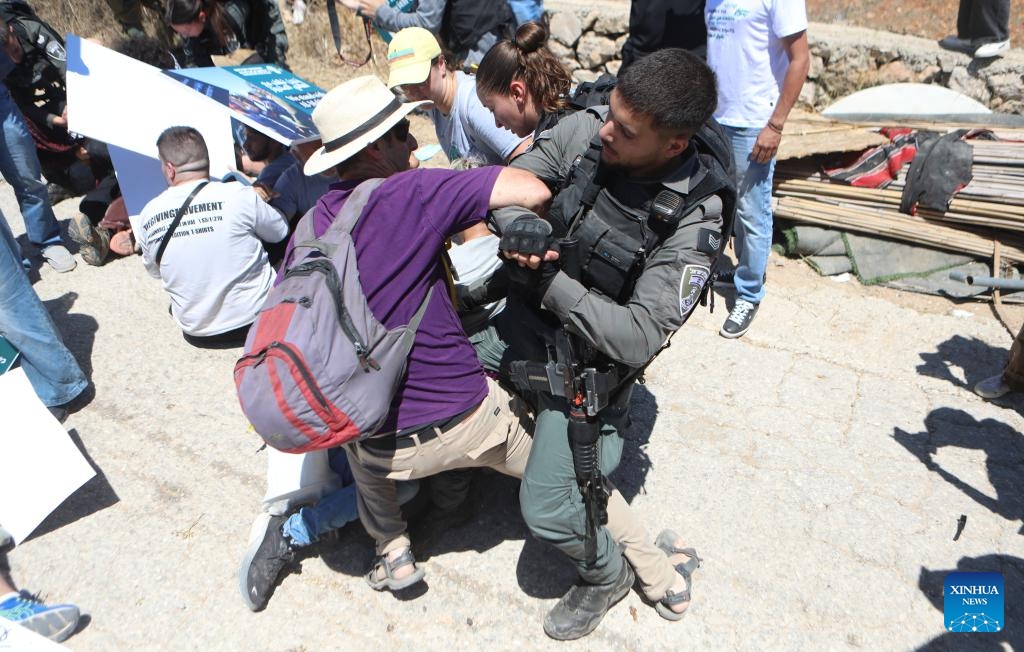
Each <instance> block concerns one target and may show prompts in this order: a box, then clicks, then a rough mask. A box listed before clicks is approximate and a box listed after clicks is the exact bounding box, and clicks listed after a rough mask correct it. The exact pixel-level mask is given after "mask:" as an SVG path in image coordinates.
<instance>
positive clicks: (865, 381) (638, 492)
mask: <svg viewBox="0 0 1024 652" xmlns="http://www.w3.org/2000/svg"><path fill="white" fill-rule="evenodd" d="M75 206H76V202H75V201H66V202H64V203H62V204H61V205H59V206H58V212H59V215H60V216H61V217H62V218H63V219H66V218H67V217H69V216H70V215H71V214H72V212H73V211H74V210H75ZM0 208H2V210H3V213H4V214H5V215H6V216H7V218H8V220H9V221H10V222H11V224H12V226H13V228H14V229H15V232H17V233H21V232H23V228H22V225H21V222H20V218H19V216H18V211H17V208H16V205H15V204H14V203H13V198H12V196H11V192H10V188H9V187H7V186H6V185H4V186H3V187H2V188H0ZM65 227H66V222H65ZM40 275H41V278H40V277H39V276H40ZM34 278H35V279H36V280H35V288H36V290H37V292H38V293H39V295H40V296H41V297H42V298H43V300H44V301H45V302H46V305H47V307H48V308H49V310H50V312H51V314H52V315H53V317H54V319H55V321H56V322H57V324H58V326H59V327H60V330H61V331H62V333H63V335H64V338H65V340H66V341H67V343H68V345H69V346H70V348H71V349H72V351H73V352H74V353H75V355H76V357H77V358H78V359H79V361H80V362H81V364H82V366H83V368H84V369H85V370H86V372H87V373H88V375H89V376H90V377H91V378H92V380H93V382H94V383H95V386H96V397H95V399H94V400H93V401H92V402H91V403H90V404H89V405H88V406H87V407H85V408H84V409H83V410H82V411H80V412H78V413H76V414H73V415H72V416H71V417H70V418H69V419H68V420H67V423H66V426H67V428H68V430H69V432H70V434H71V437H72V438H73V439H74V440H75V442H76V443H77V444H78V445H79V446H80V447H81V448H82V450H83V451H84V452H85V453H86V454H87V455H88V457H89V459H90V460H91V462H92V464H93V465H94V466H95V468H96V470H97V472H98V476H97V477H96V478H94V479H93V480H92V481H90V482H89V483H88V484H87V485H85V486H84V487H83V488H82V489H81V490H80V491H78V492H77V493H76V494H75V495H73V496H72V497H71V498H70V499H69V500H68V501H67V502H66V503H65V504H64V505H62V506H61V507H60V508H59V509H58V510H57V511H56V512H55V513H54V514H53V515H52V516H51V517H50V518H49V519H48V520H47V521H46V522H45V523H44V524H43V525H42V526H41V527H40V529H39V531H38V532H37V533H36V535H35V536H34V537H33V538H32V539H30V540H28V541H26V542H25V543H23V544H22V545H21V546H19V547H18V548H17V549H15V550H14V551H13V552H11V553H9V554H8V555H7V556H6V557H7V558H6V562H7V563H9V564H10V566H11V567H12V573H13V577H14V579H15V581H16V582H17V583H18V584H19V585H21V586H24V587H26V588H29V589H32V590H39V591H42V593H43V596H44V597H45V598H46V599H48V600H51V601H63V600H67V601H73V602H75V603H77V604H78V605H80V606H81V608H82V610H83V613H85V614H87V616H86V617H85V618H84V619H83V624H82V626H81V627H80V630H79V631H78V632H77V633H76V634H75V635H74V636H73V637H72V638H71V639H69V641H68V642H67V645H68V647H69V648H72V649H75V650H81V651H87V650H275V651H284V650H341V649H429V650H434V649H481V648H489V649H502V650H506V649H519V650H526V649H529V650H533V649H636V650H661V649H669V648H675V649H692V650H705V649H708V650H735V649H739V650H764V649H769V650H835V649H854V648H859V649H867V650H880V649H884V650H907V649H919V648H923V649H929V650H946V649H950V650H952V649H956V650H961V649H971V648H975V647H976V648H978V649H987V650H990V649H1013V648H1016V649H1024V595H1022V587H1024V537H1022V534H1024V530H1022V517H1024V509H1022V505H1024V492H1022V488H1024V439H1022V436H1021V431H1022V429H1024V419H1022V416H1021V410H1022V408H1024V399H1022V398H1021V397H1020V396H1015V397H1010V398H1007V399H1005V400H1000V401H997V402H992V403H989V402H985V401H983V400H981V399H980V398H978V397H977V396H975V395H974V394H973V393H972V392H971V391H970V389H969V388H970V387H971V386H972V385H973V384H974V383H975V382H977V381H978V380H980V379H982V378H984V377H986V376H989V375H991V374H994V373H996V372H998V371H999V369H1000V367H1001V365H1002V363H1003V361H1004V359H1005V356H1006V353H1007V351H1008V348H1009V344H1010V341H1011V337H1010V336H1009V335H1008V334H1007V332H1006V331H1005V330H1004V329H1003V327H1002V326H1000V325H999V323H998V322H997V321H996V320H995V319H994V318H993V317H992V315H991V313H990V311H989V309H988V307H987V306H986V305H984V304H979V303H969V304H964V305H960V306H955V305H954V304H952V303H950V302H948V301H946V300H944V299H939V298H933V297H920V296H915V295H909V294H903V293H898V292H895V291H889V290H884V289H878V288H864V287H861V286H859V285H858V284H857V283H856V282H855V281H854V282H849V283H836V282H833V281H831V280H828V279H823V278H820V277H818V276H816V275H815V274H814V273H813V272H812V271H810V270H809V269H808V268H807V267H806V266H804V265H803V264H802V263H800V262H798V261H795V260H783V259H778V258H776V257H774V256H773V258H772V266H771V268H770V270H769V285H768V297H767V300H766V301H765V302H764V304H763V308H762V310H761V312H760V314H759V315H758V316H757V319H756V321H755V323H754V327H753V329H752V330H751V331H750V333H749V334H748V335H747V336H746V337H744V338H743V339H740V340H737V341H727V340H725V339H722V338H720V337H719V336H718V334H717V332H718V328H719V327H720V325H721V322H722V320H723V319H724V318H725V315H726V306H727V304H728V303H730V302H731V301H730V298H729V297H728V293H726V294H725V295H720V296H719V297H717V301H716V306H717V308H716V310H715V312H714V314H708V312H707V310H706V309H698V310H697V312H696V314H695V316H694V317H693V318H692V319H691V320H690V322H689V323H688V324H687V325H686V326H685V327H684V328H683V330H682V331H681V332H680V333H679V334H678V335H677V336H676V337H675V339H674V340H673V343H672V347H671V348H670V349H668V350H667V351H665V352H664V353H663V354H662V355H661V356H660V357H659V358H658V360H657V362H656V363H655V364H654V365H653V366H652V367H651V369H650V371H649V373H648V375H647V376H648V378H647V380H648V382H647V384H646V385H645V386H643V387H639V388H638V390H637V392H636V395H635V399H634V400H635V402H634V406H633V407H634V425H633V427H632V428H631V429H630V431H629V433H628V440H629V441H628V445H627V451H626V454H625V456H624V459H623V468H622V469H621V470H620V472H619V473H618V474H617V476H616V481H617V482H618V484H619V485H620V486H621V487H622V489H623V491H624V493H625V494H626V496H627V497H628V498H629V499H630V500H631V501H632V504H633V507H634V509H635V510H636V511H637V512H638V513H639V514H640V516H641V517H642V518H643V520H644V521H645V522H646V523H647V524H649V528H650V534H651V537H653V536H654V535H655V534H656V533H657V532H658V530H660V529H661V528H663V527H673V528H675V529H677V530H678V531H679V532H681V533H683V534H684V536H686V537H687V539H688V541H689V542H690V543H691V544H692V545H694V546H696V547H697V548H698V550H699V551H700V554H701V555H702V556H703V557H704V560H705V562H704V566H703V568H701V569H700V570H699V571H698V572H697V574H696V576H695V580H694V601H693V605H692V608H691V609H690V612H689V613H688V614H687V616H686V617H685V618H684V619H683V620H682V621H680V622H676V623H671V622H668V621H665V620H662V619H661V618H660V617H659V616H658V615H657V614H656V613H655V611H654V609H652V608H651V607H650V606H648V605H647V604H645V603H644V601H643V600H642V599H641V598H640V596H639V595H638V594H637V593H635V592H634V593H631V594H630V595H629V596H628V597H627V598H626V599H624V600H623V601H622V602H621V603H620V604H618V605H617V606H615V607H614V608H613V609H612V610H611V612H610V613H609V614H608V616H607V617H606V619H605V621H604V622H603V624H602V625H601V626H600V628H599V629H598V630H597V631H596V632H595V633H594V634H593V635H591V636H590V637H588V638H586V639H585V640H583V641H581V642H576V643H569V644H559V643H555V642H553V641H550V640H548V639H547V638H546V637H545V636H544V634H543V631H542V630H541V620H542V618H543V616H544V614H545V612H546V611H547V610H548V609H549V608H550V607H551V606H552V605H553V604H554V603H555V601H556V600H557V598H558V597H559V596H560V595H562V594H563V593H564V592H565V591H566V590H567V589H568V587H569V586H570V584H571V583H572V581H573V569H572V568H571V566H570V565H569V564H568V563H567V562H566V561H565V560H564V559H563V558H561V557H560V556H559V555H558V554H556V553H555V552H554V551H553V550H552V549H550V548H548V547H546V546H545V545H542V544H540V543H538V542H536V541H534V540H533V539H532V538H531V537H530V536H529V534H528V533H527V531H526V529H525V528H524V526H523V524H522V521H521V519H520V518H519V516H518V512H517V506H516V502H515V501H516V489H517V485H516V483H515V482H513V481H511V480H509V479H506V478H502V477H499V476H495V475H491V474H483V475H481V476H479V477H478V478H477V480H476V487H475V489H476V490H475V492H474V495H475V496H476V500H475V502H476V503H477V506H478V511H477V512H476V515H475V517H474V518H473V519H472V520H471V521H470V523H469V524H467V525H465V526H463V527H460V528H458V529H456V530H453V531H449V532H432V533H422V534H421V535H420V536H419V538H417V540H416V543H415V549H416V554H417V556H418V558H419V559H420V560H421V561H423V562H424V563H425V568H426V571H427V580H426V584H425V585H424V586H423V587H422V588H421V589H420V590H418V591H413V592H412V594H411V595H403V596H401V599H400V598H396V597H395V596H393V595H391V594H390V593H376V592H374V591H372V590H370V589H369V588H368V587H367V586H366V584H365V583H364V582H363V580H362V577H361V575H362V573H364V572H365V571H366V569H367V568H368V565H369V563H370V559H371V556H372V548H371V543H370V540H369V539H368V538H367V536H366V534H365V533H364V532H363V531H362V529H361V528H360V526H358V525H352V526H349V527H347V528H346V529H345V530H344V531H343V532H342V533H341V535H340V537H339V538H338V540H337V541H336V542H332V543H330V544H328V545H325V546H321V547H320V548H318V550H317V551H316V552H317V553H318V554H316V555H313V556H310V557H308V558H306V559H305V560H304V561H303V562H302V572H301V574H295V573H293V574H291V575H288V576H287V577H285V578H284V580H283V581H282V583H281V584H280V586H279V587H278V589H277V591H276V593H275V594H274V596H273V598H272V599H271V601H270V604H269V606H268V608H267V609H266V610H265V611H264V612H262V613H251V612H249V611H248V610H247V609H246V607H245V606H244V605H243V603H242V600H241V598H240V597H239V595H238V590H237V588H236V585H237V583H236V579H235V574H236V570H237V566H238V563H239V561H240V559H241V557H242V554H243V552H244V549H245V545H246V538H247V536H248V531H249V527H250V523H251V522H252V520H253V518H254V517H255V516H256V514H257V511H258V509H259V505H260V499H261V498H262V495H263V491H264V471H265V464H266V459H265V458H266V455H265V453H260V452H257V449H258V447H259V444H260V440H259V438H258V437H257V436H256V435H255V434H254V433H252V432H248V431H247V429H246V422H245V420H244V419H243V417H242V415H241V412H240V411H239V408H238V404H237V401H236V398H235V392H234V386H233V382H232V374H231V370H232V366H233V363H234V361H235V359H236V357H237V356H238V354H239V352H238V351H237V350H228V351H201V350H197V349H194V348H191V347H190V346H188V345H187V344H186V343H185V342H184V341H183V340H182V338H181V335H180V333H179V332H178V330H177V329H176V328H175V325H174V323H173V322H172V321H171V319H170V318H169V317H168V315H167V308H166V306H167V300H166V298H165V297H164V294H163V292H162V290H161V288H160V285H159V283H158V282H157V281H155V280H153V279H151V278H149V277H148V276H147V275H146V273H145V271H144V270H143V268H142V265H141V261H140V259H138V258H129V259H124V260H114V261H112V262H110V263H109V264H108V265H106V266H104V267H102V268H95V267H89V266H87V265H85V264H84V263H82V262H81V261H80V262H79V266H78V269H76V270H75V271H73V272H71V273H68V274H63V275H62V274H56V273H54V272H53V271H52V270H50V269H49V268H47V267H43V268H42V269H41V270H39V272H38V273H37V274H35V275H34ZM1011 316H1012V318H1013V319H1014V320H1016V323H1015V324H1014V327H1016V325H1017V324H1019V323H1020V322H1021V321H1024V311H1022V310H1020V309H1017V310H1012V311H1011ZM7 434H9V433H7ZM22 436H24V434H22ZM25 490H26V491H31V488H30V487H26V488H25ZM15 498H16V497H9V496H8V497H5V499H15ZM961 515H963V516H965V517H966V524H965V526H964V528H963V531H962V533H961V534H960V536H959V538H958V539H955V538H954V535H955V533H956V531H957V522H958V520H959V519H961ZM2 561H4V560H3V559H2V558H0V562H2ZM952 570H983V571H997V572H1001V573H1002V574H1003V575H1004V577H1005V583H1006V584H1005V586H1006V596H1005V598H1006V605H1007V613H1006V617H1005V620H1006V623H1007V626H1006V628H1005V629H1004V630H1003V632H1001V633H999V634H984V635H982V634H973V635H972V634H952V633H947V632H945V630H944V626H943V614H942V582H943V578H944V576H945V574H946V573H947V572H949V571H952Z"/></svg>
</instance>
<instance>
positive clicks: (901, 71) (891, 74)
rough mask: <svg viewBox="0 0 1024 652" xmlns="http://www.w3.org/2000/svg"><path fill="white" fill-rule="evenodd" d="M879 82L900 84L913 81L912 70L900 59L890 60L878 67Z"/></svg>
mask: <svg viewBox="0 0 1024 652" xmlns="http://www.w3.org/2000/svg"><path fill="white" fill-rule="evenodd" d="M877 79H878V83H879V84H900V83H905V82H912V81H915V75H914V71H913V70H911V69H910V68H908V67H907V66H906V64H904V63H903V62H902V61H899V60H896V61H890V62H889V63H887V64H885V65H883V66H882V67H881V68H879V69H878V78H877Z"/></svg>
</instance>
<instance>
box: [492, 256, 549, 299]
mask: <svg viewBox="0 0 1024 652" xmlns="http://www.w3.org/2000/svg"><path fill="white" fill-rule="evenodd" d="M502 269H503V270H504V272H505V276H506V277H507V278H508V284H509V288H508V289H509V293H510V294H512V293H515V294H518V295H519V296H521V297H523V299H524V301H525V302H526V303H527V304H531V305H537V306H539V305H540V302H541V299H543V298H544V295H545V294H547V292H548V288H549V287H551V283H552V281H554V280H555V275H556V274H558V270H559V265H558V261H557V260H545V261H542V262H541V264H540V267H538V268H537V269H530V268H529V267H525V266H520V265H519V263H517V262H516V261H514V260H508V259H506V260H505V267H504V268H502Z"/></svg>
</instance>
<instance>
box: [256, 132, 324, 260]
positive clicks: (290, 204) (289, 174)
mask: <svg viewBox="0 0 1024 652" xmlns="http://www.w3.org/2000/svg"><path fill="white" fill-rule="evenodd" d="M322 145H323V143H321V142H320V141H319V140H316V141H312V142H309V143H301V144H297V145H293V146H292V149H291V153H292V155H291V156H288V157H285V156H282V157H281V158H282V159H286V160H288V161H291V164H290V165H289V166H288V168H287V169H285V171H284V172H282V173H281V176H279V177H278V179H277V182H276V183H274V187H273V190H272V191H270V192H266V191H265V189H264V188H262V187H261V186H260V185H256V192H258V193H260V196H261V197H263V199H264V201H267V202H269V203H270V205H271V206H273V207H274V208H276V209H277V210H279V211H281V213H283V214H284V217H285V219H287V220H288V234H289V236H290V235H291V234H292V232H293V231H295V225H297V224H298V223H299V219H300V218H302V216H303V215H305V214H306V211H308V210H309V209H311V208H313V205H314V204H316V202H317V200H318V199H320V198H321V197H323V196H324V194H325V193H326V192H327V190H328V189H329V188H330V185H331V182H333V181H337V177H336V176H334V175H333V174H332V173H331V172H325V173H323V174H314V175H312V176H308V177H307V176H306V175H305V173H303V171H302V166H303V165H305V164H306V160H307V159H309V155H310V154H312V153H313V152H315V151H316V150H317V149H318V148H320V147H321V146H322ZM287 244H288V240H287V239H285V240H282V241H281V242H279V243H277V244H274V245H268V246H267V253H269V254H270V264H271V265H273V266H274V267H277V265H278V263H280V262H281V259H282V258H284V250H285V246H286V245H287Z"/></svg>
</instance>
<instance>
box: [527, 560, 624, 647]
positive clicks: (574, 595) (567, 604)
mask: <svg viewBox="0 0 1024 652" xmlns="http://www.w3.org/2000/svg"><path fill="white" fill-rule="evenodd" d="M635 580H636V576H635V575H634V574H633V569H632V568H630V567H629V564H628V563H627V562H626V560H625V559H623V560H622V572H620V573H619V576H618V578H616V579H615V581H614V582H612V583H611V584H577V585H576V586H574V587H572V588H571V589H569V592H568V593H566V594H565V595H563V596H562V599H561V600H559V601H558V604H556V605H555V606H554V608H553V609H552V610H551V611H549V612H548V615H547V616H545V617H544V633H545V634H547V635H548V636H550V637H551V638H553V639H555V640H559V641H572V640H575V639H577V638H583V637H584V636H586V635H587V634H589V633H590V632H592V631H594V630H595V629H597V626H598V625H599V624H601V619H603V618H604V615H605V614H606V613H608V610H609V609H611V608H612V605H614V604H615V603H616V602H618V601H619V600H621V599H622V598H624V597H626V594H627V593H629V588H630V587H631V586H633V582H634V581H635Z"/></svg>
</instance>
